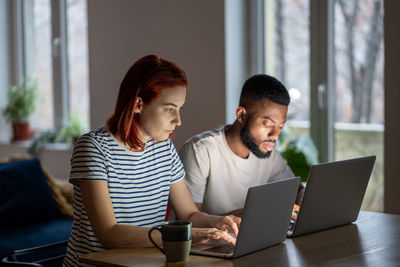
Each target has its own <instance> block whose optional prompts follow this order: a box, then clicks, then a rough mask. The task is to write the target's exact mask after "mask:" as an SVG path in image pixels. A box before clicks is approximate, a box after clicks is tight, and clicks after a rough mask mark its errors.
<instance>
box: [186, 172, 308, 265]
mask: <svg viewBox="0 0 400 267" xmlns="http://www.w3.org/2000/svg"><path fill="white" fill-rule="evenodd" d="M299 182H300V178H299V177H295V178H290V179H285V180H280V181H276V182H272V183H267V184H263V185H258V186H254V187H250V188H249V190H248V191H247V197H246V202H245V205H244V210H243V216H242V223H241V225H240V228H239V234H238V236H237V239H236V245H235V246H233V245H231V244H228V243H226V242H224V241H222V240H210V241H208V242H206V243H204V244H201V245H192V248H191V253H193V254H200V255H207V256H216V257H224V258H236V257H239V256H242V255H245V254H248V253H251V252H254V251H257V250H260V249H263V248H266V247H269V246H273V245H276V244H279V243H281V242H282V241H283V240H285V238H286V233H287V229H288V226H289V219H290V216H291V214H292V210H293V205H294V202H295V199H296V195H297V190H298V188H299Z"/></svg>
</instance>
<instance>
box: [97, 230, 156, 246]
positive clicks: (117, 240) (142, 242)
mask: <svg viewBox="0 0 400 267" xmlns="http://www.w3.org/2000/svg"><path fill="white" fill-rule="evenodd" d="M149 230H150V228H149V227H141V226H132V225H126V224H115V225H114V226H112V227H110V228H109V229H107V230H105V231H104V233H98V236H97V239H98V240H99V241H100V243H101V244H102V245H103V246H104V247H105V248H138V247H153V246H154V245H153V244H152V243H151V242H150V240H149V237H148V232H149ZM151 236H152V238H153V240H154V241H155V242H156V243H157V244H159V245H160V244H161V243H162V242H161V234H160V232H159V231H153V232H152V234H151Z"/></svg>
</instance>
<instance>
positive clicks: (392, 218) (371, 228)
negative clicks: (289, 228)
mask: <svg viewBox="0 0 400 267" xmlns="http://www.w3.org/2000/svg"><path fill="white" fill-rule="evenodd" d="M81 262H85V263H90V264H94V265H96V266H205V265H207V266H209V265H212V266H224V267H225V266H226V267H229V266H310V265H329V266H332V265H337V266H344V265H345V266H349V265H354V266H369V265H371V266H400V215H392V214H385V213H377V212H366V211H361V212H360V214H359V216H358V219H357V221H356V222H354V223H352V224H348V225H345V226H340V227H336V228H332V229H329V230H324V231H320V232H316V233H312V234H308V235H303V236H299V237H295V238H287V239H286V240H285V241H284V242H283V243H281V244H279V245H276V246H272V247H269V248H266V249H263V250H260V251H257V252H255V253H251V254H248V255H245V256H242V257H240V258H236V259H222V258H215V257H204V256H197V255H190V256H189V258H188V260H187V261H186V262H181V263H174V264H172V263H168V264H167V263H166V262H165V257H164V255H163V254H162V253H161V252H160V251H159V250H157V249H156V248H142V249H110V250H105V251H102V252H96V253H89V254H87V255H83V256H81Z"/></svg>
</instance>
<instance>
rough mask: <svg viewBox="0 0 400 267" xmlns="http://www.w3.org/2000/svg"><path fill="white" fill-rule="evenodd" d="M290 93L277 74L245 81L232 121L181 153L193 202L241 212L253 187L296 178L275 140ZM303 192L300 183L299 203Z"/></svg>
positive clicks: (210, 208)
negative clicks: (234, 117)
mask: <svg viewBox="0 0 400 267" xmlns="http://www.w3.org/2000/svg"><path fill="white" fill-rule="evenodd" d="M289 102H290V97H289V94H288V91H287V89H286V88H285V86H284V85H283V84H282V83H281V82H280V81H278V80H277V79H276V78H274V77H272V76H269V75H266V74H258V75H254V76H252V77H250V78H249V79H248V80H247V81H246V82H245V83H244V85H243V88H242V92H241V95H240V101H239V106H238V108H237V109H236V120H235V122H234V123H233V124H232V125H225V126H223V127H221V128H219V129H213V130H209V131H206V132H203V133H200V134H198V135H196V136H194V137H192V138H190V139H189V140H188V141H186V143H185V144H184V145H183V146H182V148H181V149H180V151H179V156H180V157H181V160H182V162H183V165H184V168H185V171H186V176H185V181H186V184H187V186H188V188H189V191H190V193H191V195H192V198H193V201H194V202H195V203H196V205H197V206H198V208H199V209H200V210H201V211H204V212H207V213H210V214H215V215H222V214H224V215H227V214H233V215H236V216H241V215H242V211H243V207H244V202H245V200H246V195H247V190H248V188H249V187H251V186H255V185H259V184H263V183H267V182H272V181H277V180H281V179H287V178H291V177H294V174H293V172H292V170H291V169H290V167H289V166H288V165H287V164H286V162H285V161H284V159H283V158H282V157H281V155H280V154H279V152H278V151H277V150H276V149H275V144H276V142H277V140H278V138H279V134H280V133H281V130H282V128H283V127H284V125H285V122H286V116H287V110H288V105H289ZM303 191H304V187H303V185H302V184H300V186H299V190H298V195H297V199H296V204H298V203H300V201H301V197H302V194H303Z"/></svg>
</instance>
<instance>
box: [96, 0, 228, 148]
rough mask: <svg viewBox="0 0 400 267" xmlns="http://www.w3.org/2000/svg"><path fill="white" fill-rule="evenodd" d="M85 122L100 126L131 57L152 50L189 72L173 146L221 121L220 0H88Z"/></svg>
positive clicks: (222, 79)
mask: <svg viewBox="0 0 400 267" xmlns="http://www.w3.org/2000/svg"><path fill="white" fill-rule="evenodd" d="M88 27H89V29H88V30H89V69H90V102H91V103H90V115H91V127H92V128H97V127H100V126H102V125H104V123H105V121H106V119H107V117H108V116H109V115H110V114H111V113H112V111H113V109H114V104H115V101H116V97H117V94H118V88H119V84H120V82H121V80H122V79H123V77H124V75H125V73H126V71H127V70H128V68H129V67H130V65H131V64H133V62H134V61H136V60H137V59H139V58H140V57H142V56H144V55H147V54H157V55H160V56H163V57H165V58H166V59H168V60H171V61H173V62H175V63H178V64H179V65H181V66H182V67H183V68H184V69H185V71H186V72H187V74H188V77H189V82H190V85H189V89H188V92H187V97H186V103H185V108H184V111H183V114H182V119H183V124H182V126H181V127H179V128H178V129H177V131H176V133H175V136H176V137H175V139H174V143H175V146H176V147H177V148H179V147H180V146H181V144H183V142H184V141H185V140H186V139H187V138H189V137H191V136H192V135H194V134H196V133H199V132H201V131H204V130H207V129H210V128H213V127H216V126H217V125H220V124H223V123H225V67H224V66H225V56H224V55H225V54H224V53H225V49H224V1H222V0H217V1H216V0H202V1H198V0H175V1H162V0H149V1H132V0H117V1H109V0H100V1H99V0H88Z"/></svg>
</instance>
